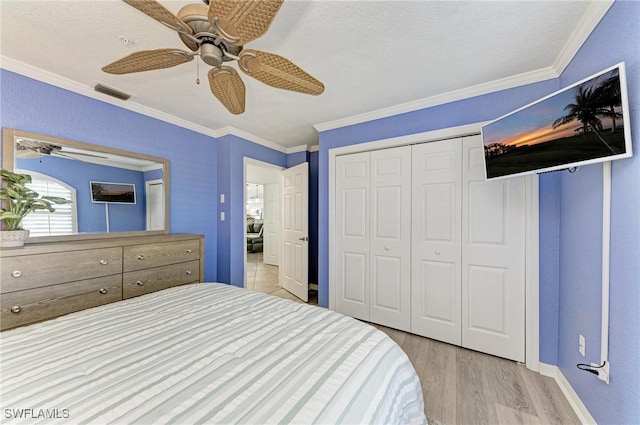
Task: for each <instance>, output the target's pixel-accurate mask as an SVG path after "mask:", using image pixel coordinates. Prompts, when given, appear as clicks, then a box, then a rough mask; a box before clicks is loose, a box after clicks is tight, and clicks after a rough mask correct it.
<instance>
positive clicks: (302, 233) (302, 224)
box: [279, 162, 309, 302]
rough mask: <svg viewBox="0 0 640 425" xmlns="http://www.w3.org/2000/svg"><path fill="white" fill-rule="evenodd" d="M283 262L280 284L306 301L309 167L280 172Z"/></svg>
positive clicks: (307, 283) (305, 165) (307, 290)
mask: <svg viewBox="0 0 640 425" xmlns="http://www.w3.org/2000/svg"><path fill="white" fill-rule="evenodd" d="M281 182H282V183H281V189H282V241H283V244H282V246H283V248H282V261H281V265H280V267H279V270H280V284H281V285H282V287H283V288H284V289H286V290H287V291H289V292H291V293H292V294H293V295H295V296H296V297H298V298H300V299H301V300H303V301H304V302H307V301H309V164H308V163H307V162H304V163H302V164H300V165H296V166H295V167H291V168H288V169H286V170H283V171H282V174H281Z"/></svg>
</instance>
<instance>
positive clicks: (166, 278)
mask: <svg viewBox="0 0 640 425" xmlns="http://www.w3.org/2000/svg"><path fill="white" fill-rule="evenodd" d="M199 281H200V262H199V261H197V260H196V261H188V262H186V263H180V264H172V265H169V266H162V267H156V268H154V269H148V270H138V271H135V272H128V273H125V274H124V277H123V283H122V297H123V298H131V297H137V296H138V295H142V294H146V293H148V292H154V291H159V290H161V289H166V288H170V287H172V286H176V285H183V284H185V283H195V282H199Z"/></svg>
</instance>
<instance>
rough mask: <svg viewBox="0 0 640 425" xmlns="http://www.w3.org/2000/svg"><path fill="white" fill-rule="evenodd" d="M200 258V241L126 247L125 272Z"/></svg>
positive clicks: (192, 240)
mask: <svg viewBox="0 0 640 425" xmlns="http://www.w3.org/2000/svg"><path fill="white" fill-rule="evenodd" d="M199 258H200V240H199V239H191V240H185V241H177V242H163V243H156V244H146V245H133V246H126V247H124V271H125V272H130V271H134V270H143V269H148V268H151V267H157V266H164V265H166V264H176V263H183V262H185V261H191V260H197V259H199Z"/></svg>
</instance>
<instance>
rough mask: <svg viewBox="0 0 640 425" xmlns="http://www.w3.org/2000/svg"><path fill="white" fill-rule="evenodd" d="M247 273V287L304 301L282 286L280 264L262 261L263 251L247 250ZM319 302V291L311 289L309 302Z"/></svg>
mask: <svg viewBox="0 0 640 425" xmlns="http://www.w3.org/2000/svg"><path fill="white" fill-rule="evenodd" d="M245 266H246V267H245V273H246V274H247V285H246V286H245V287H246V289H250V290H252V291H258V292H264V293H266V294H271V295H276V296H278V297H280V298H286V299H288V300H292V301H298V302H302V301H301V300H300V299H299V298H297V297H296V296H295V295H292V294H290V293H289V292H287V291H286V290H284V289H282V288H281V287H280V284H279V283H278V272H279V270H278V266H271V265H269V264H265V263H263V262H262V252H254V253H249V252H247V264H246V265H245ZM308 304H312V305H317V304H318V292H317V291H309V303H308Z"/></svg>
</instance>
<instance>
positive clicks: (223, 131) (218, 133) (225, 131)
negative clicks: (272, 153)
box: [214, 126, 289, 153]
mask: <svg viewBox="0 0 640 425" xmlns="http://www.w3.org/2000/svg"><path fill="white" fill-rule="evenodd" d="M214 134H215V137H216V138H219V137H224V136H236V137H240V138H241V139H244V140H246V141H249V142H252V143H256V144H258V145H262V146H264V147H266V148H269V149H273V150H276V151H278V152H282V153H289V152H287V148H285V147H284V146H281V145H278V144H276V143H273V142H271V141H269V140H267V139H263V138H262V137H259V136H256V135H255V134H251V133H249V132H246V131H244V130H240V129H239V128H235V127H232V126H227V127H222V128H219V129H217V130H215V131H214Z"/></svg>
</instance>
